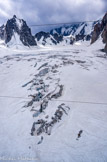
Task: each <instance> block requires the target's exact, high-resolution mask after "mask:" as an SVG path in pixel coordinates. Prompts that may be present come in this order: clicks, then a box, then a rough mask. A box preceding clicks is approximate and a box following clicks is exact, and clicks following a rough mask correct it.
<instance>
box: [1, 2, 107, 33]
mask: <svg viewBox="0 0 107 162" xmlns="http://www.w3.org/2000/svg"><path fill="white" fill-rule="evenodd" d="M106 9H107V4H106V0H95V1H94V0H63V1H62V0H28V1H27V0H0V24H2V23H3V22H5V21H6V19H7V18H11V17H12V16H13V15H14V14H16V15H17V17H19V18H23V19H25V20H26V21H27V23H28V24H29V25H30V24H31V25H32V24H44V23H45V24H46V23H58V22H71V21H84V20H96V19H97V18H99V17H100V16H102V15H103V14H104V12H105V11H106ZM35 30H36V29H35Z"/></svg>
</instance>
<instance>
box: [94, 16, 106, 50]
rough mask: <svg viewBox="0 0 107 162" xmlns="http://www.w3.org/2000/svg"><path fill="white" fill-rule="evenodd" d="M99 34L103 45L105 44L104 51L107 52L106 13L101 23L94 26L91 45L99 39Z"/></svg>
mask: <svg viewBox="0 0 107 162" xmlns="http://www.w3.org/2000/svg"><path fill="white" fill-rule="evenodd" d="M100 34H101V37H102V41H103V43H105V44H106V45H105V48H104V51H105V52H107V13H106V14H105V15H104V17H103V19H102V21H101V23H98V24H96V25H95V27H94V31H93V34H92V40H91V43H94V42H95V41H96V40H97V39H98V38H99V36H100Z"/></svg>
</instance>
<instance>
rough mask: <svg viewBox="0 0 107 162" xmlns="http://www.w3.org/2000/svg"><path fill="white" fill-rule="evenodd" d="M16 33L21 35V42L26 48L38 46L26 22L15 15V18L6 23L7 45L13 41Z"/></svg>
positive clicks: (5, 37) (5, 36) (5, 35)
mask: <svg viewBox="0 0 107 162" xmlns="http://www.w3.org/2000/svg"><path fill="white" fill-rule="evenodd" d="M14 33H17V34H18V35H19V38H20V41H21V42H22V43H23V44H24V45H25V46H35V45H37V44H36V41H35V38H34V36H32V33H31V29H30V28H29V27H28V26H27V24H26V21H24V20H23V19H18V18H17V17H16V15H14V16H13V18H12V19H9V20H8V21H7V23H6V26H5V30H4V40H5V43H6V44H7V43H8V42H10V41H11V39H12V36H14Z"/></svg>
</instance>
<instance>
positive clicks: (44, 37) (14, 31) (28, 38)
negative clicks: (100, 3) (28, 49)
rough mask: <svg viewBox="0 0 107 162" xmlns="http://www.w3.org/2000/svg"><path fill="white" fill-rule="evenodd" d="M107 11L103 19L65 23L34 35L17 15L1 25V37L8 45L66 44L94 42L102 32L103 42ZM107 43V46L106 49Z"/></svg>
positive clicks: (105, 31) (106, 31)
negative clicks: (81, 41) (80, 41)
mask: <svg viewBox="0 0 107 162" xmlns="http://www.w3.org/2000/svg"><path fill="white" fill-rule="evenodd" d="M106 24H107V13H106V14H105V16H104V17H103V19H102V20H98V21H93V22H78V23H73V24H71V25H63V26H61V27H58V28H54V29H52V30H50V31H49V32H44V31H41V32H38V33H36V34H35V35H32V33H31V29H30V28H29V27H28V25H27V23H26V21H24V20H23V19H19V18H17V17H16V15H14V16H13V18H12V19H9V20H8V21H7V22H6V25H2V26H1V27H0V39H1V40H4V42H5V44H6V45H7V46H12V45H13V46H14V45H24V46H37V45H43V46H45V45H57V44H61V45H66V44H73V43H74V42H75V41H79V40H83V41H84V40H85V41H90V40H91V43H94V42H95V41H96V40H97V39H98V38H99V36H100V34H101V33H102V32H103V33H102V37H104V38H103V42H104V43H106V37H107V36H106V34H107V25H106ZM106 49H107V45H106V47H105V51H106Z"/></svg>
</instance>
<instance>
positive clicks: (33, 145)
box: [0, 39, 107, 162]
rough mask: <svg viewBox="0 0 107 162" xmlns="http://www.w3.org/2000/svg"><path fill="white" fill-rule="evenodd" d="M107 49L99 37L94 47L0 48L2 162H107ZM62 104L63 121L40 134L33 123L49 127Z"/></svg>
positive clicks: (79, 43)
mask: <svg viewBox="0 0 107 162" xmlns="http://www.w3.org/2000/svg"><path fill="white" fill-rule="evenodd" d="M103 47H104V45H103V44H102V43H101V40H100V39H99V40H98V41H97V42H96V43H94V44H93V45H90V44H89V42H88V43H87V42H78V43H75V44H74V45H67V46H50V47H49V46H48V47H36V48H30V49H29V48H25V47H20V48H19V47H18V48H6V47H4V46H0V125H1V126H0V161H3V160H5V161H6V162H8V161H10V162H11V161H13V160H15V161H26V162H27V161H33V162H36V161H37V162H107V57H106V55H105V53H103V52H101V51H100V50H99V49H101V48H103ZM61 86H62V87H63V88H62V90H61ZM59 92H60V94H59ZM37 94H41V95H42V97H40V96H36V95H37ZM56 95H57V97H56ZM35 96H36V97H40V98H39V99H38V100H36V99H35V98H34V97H35ZM44 99H45V100H46V101H47V104H46V106H45V108H44V109H43V111H42V112H40V111H39V110H40V105H41V103H43V101H44ZM72 101H73V102H72ZM104 103H105V104H104ZM61 105H62V107H63V108H62V113H63V114H62V116H61V119H60V120H58V121H57V122H55V123H54V124H53V125H52V126H51V127H49V130H48V133H46V132H45V131H44V127H43V129H42V130H43V131H42V132H40V133H38V134H37V130H40V129H39V128H40V126H39V124H35V129H34V128H33V127H32V125H33V123H35V122H37V121H38V120H44V121H45V122H46V123H48V124H49V123H50V122H51V121H52V117H54V116H55V112H56V111H57V110H58V108H59V106H61ZM81 130H82V132H81V134H80V136H79V132H80V131H81ZM31 132H32V133H33V136H32V135H31Z"/></svg>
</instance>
